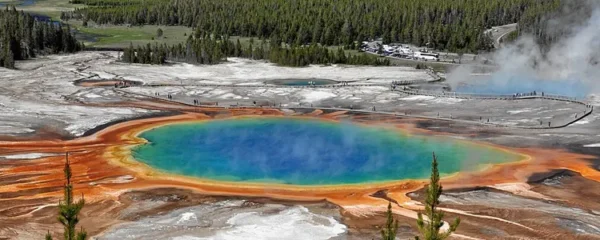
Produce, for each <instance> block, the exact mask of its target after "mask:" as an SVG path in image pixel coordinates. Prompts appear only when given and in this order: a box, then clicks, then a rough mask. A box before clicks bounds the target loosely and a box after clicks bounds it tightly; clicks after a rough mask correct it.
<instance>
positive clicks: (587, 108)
mask: <svg viewBox="0 0 600 240" xmlns="http://www.w3.org/2000/svg"><path fill="white" fill-rule="evenodd" d="M114 90H115V91H117V92H121V93H124V94H131V95H137V96H141V97H145V98H152V99H156V100H159V101H166V102H172V103H176V104H181V105H186V106H192V107H204V108H224V109H227V108H238V109H243V108H257V107H262V106H258V105H248V106H243V105H240V104H239V103H238V104H236V105H231V106H229V107H227V106H218V105H216V104H212V103H210V105H208V104H207V105H204V104H206V103H203V102H198V104H193V103H190V102H186V101H178V100H174V99H168V98H165V97H161V96H151V95H147V94H142V93H136V92H131V91H126V90H124V89H114ZM441 96H442V97H443V96H446V97H447V95H441ZM487 96H491V95H487ZM534 98H544V99H549V100H558V101H569V102H575V103H579V104H582V105H585V106H586V110H585V111H584V112H583V114H582V115H580V116H578V117H576V118H573V119H572V120H568V121H567V122H564V123H562V124H555V125H550V126H548V125H540V126H515V125H506V124H499V123H494V122H484V121H473V120H464V119H456V118H452V115H450V118H445V117H439V116H438V117H432V116H425V115H414V114H407V113H404V114H401V113H399V112H386V111H375V110H365V109H348V108H323V107H312V106H310V107H304V106H296V107H286V108H288V109H314V110H316V109H321V110H332V111H348V112H355V113H372V114H383V115H393V116H397V117H398V116H407V117H411V118H419V119H429V120H441V121H452V122H458V123H469V124H477V125H485V126H494V127H511V128H519V129H554V128H563V127H566V126H569V125H571V124H573V123H575V122H577V121H579V120H581V119H583V118H585V117H587V116H589V115H590V114H591V113H592V112H593V110H594V108H593V106H591V105H589V104H586V103H584V102H581V101H577V100H573V99H572V98H569V97H564V96H546V95H544V96H543V97H542V96H521V97H520V99H534ZM497 99H500V98H497ZM511 99H513V98H512V95H511ZM265 107H273V108H277V105H272V106H271V105H269V106H265Z"/></svg>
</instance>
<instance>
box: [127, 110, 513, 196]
mask: <svg viewBox="0 0 600 240" xmlns="http://www.w3.org/2000/svg"><path fill="white" fill-rule="evenodd" d="M141 137H143V138H145V139H147V140H148V141H149V143H148V144H145V145H141V146H138V147H136V148H135V149H134V151H133V152H134V153H133V155H134V157H135V158H136V159H138V160H139V161H142V162H144V163H146V164H148V165H149V166H151V167H153V168H156V169H160V170H163V171H166V172H170V173H175V174H181V175H186V176H193V177H199V178H207V179H213V180H222V181H241V182H272V183H283V184H294V185H331V184H353V183H365V182H379V181H389V180H400V179H424V178H428V177H429V174H430V167H431V154H432V152H433V151H435V152H436V154H437V155H438V157H439V163H440V171H441V172H442V173H443V174H450V173H455V172H458V171H471V170H477V169H479V168H480V167H482V166H483V165H484V164H494V163H501V162H506V161H514V160H518V159H519V157H518V156H516V155H513V154H509V153H506V152H503V151H499V150H496V149H493V148H489V147H483V146H480V145H475V144H468V143H465V142H460V141H456V140H452V139H448V138H436V137H430V136H415V135H413V136H411V135H407V134H403V133H401V132H399V131H397V130H394V129H391V128H382V127H366V126H359V125H355V124H351V123H333V122H325V121H319V120H306V119H289V118H243V119H234V120H215V121H207V122H203V123H186V124H174V125H168V126H164V127H160V128H156V129H153V130H150V131H146V132H144V133H143V134H141Z"/></svg>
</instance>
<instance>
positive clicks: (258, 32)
mask: <svg viewBox="0 0 600 240" xmlns="http://www.w3.org/2000/svg"><path fill="white" fill-rule="evenodd" d="M556 1H558V0H485V1H482V0H460V1H458V0H427V1H423V0H303V1H289V0H244V1H239V0H128V1H121V0H73V2H77V3H84V4H87V5H88V6H87V7H86V8H82V9H76V10H75V11H74V12H70V13H63V14H62V16H61V17H62V18H63V19H64V20H68V19H71V18H76V19H83V20H84V21H85V22H87V21H88V20H91V21H94V22H96V23H98V24H108V23H110V24H133V25H143V24H160V25H183V26H189V27H193V28H199V29H200V30H201V31H203V32H209V33H212V34H218V35H229V36H250V37H259V38H261V39H269V38H272V37H274V36H279V37H280V38H281V39H282V40H283V42H285V43H288V44H294V45H306V44H308V43H312V44H316V43H319V44H322V45H326V46H328V45H348V44H351V43H352V42H354V41H363V40H367V39H374V38H379V37H382V38H383V40H384V42H403V43H413V44H416V45H419V46H423V45H428V46H430V47H433V48H436V49H446V50H451V51H454V50H457V49H465V50H467V51H471V52H475V51H477V50H482V49H483V50H486V49H490V48H492V47H493V46H492V45H493V44H492V41H491V40H490V38H489V36H485V35H484V30H485V29H486V28H489V27H491V26H496V25H503V24H508V23H514V22H517V21H519V20H520V19H521V18H522V17H523V16H524V15H527V14H529V15H536V14H538V12H537V10H536V11H533V12H531V13H530V12H529V10H530V9H544V8H545V6H547V5H552V4H554V2H556Z"/></svg>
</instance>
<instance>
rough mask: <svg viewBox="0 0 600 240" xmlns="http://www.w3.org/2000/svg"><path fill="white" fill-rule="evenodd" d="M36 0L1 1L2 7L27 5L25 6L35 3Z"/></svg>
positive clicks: (0, 5)
mask: <svg viewBox="0 0 600 240" xmlns="http://www.w3.org/2000/svg"><path fill="white" fill-rule="evenodd" d="M35 1H36V0H21V1H16V2H5V3H2V2H0V7H4V6H7V5H14V6H19V7H25V6H29V5H33V4H34V3H35Z"/></svg>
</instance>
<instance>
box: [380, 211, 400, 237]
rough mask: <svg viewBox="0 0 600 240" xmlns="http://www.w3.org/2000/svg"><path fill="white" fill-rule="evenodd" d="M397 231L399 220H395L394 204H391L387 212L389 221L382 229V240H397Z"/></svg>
mask: <svg viewBox="0 0 600 240" xmlns="http://www.w3.org/2000/svg"><path fill="white" fill-rule="evenodd" d="M397 230H398V220H394V215H393V214H392V203H391V202H389V203H388V210H387V221H386V223H385V227H384V228H383V229H381V239H383V240H395V239H396V232H397Z"/></svg>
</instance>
